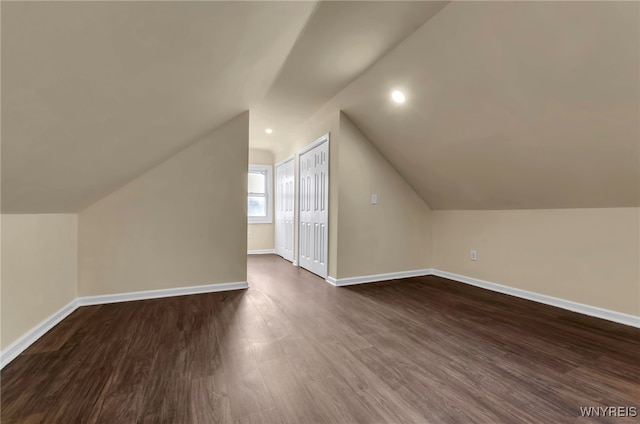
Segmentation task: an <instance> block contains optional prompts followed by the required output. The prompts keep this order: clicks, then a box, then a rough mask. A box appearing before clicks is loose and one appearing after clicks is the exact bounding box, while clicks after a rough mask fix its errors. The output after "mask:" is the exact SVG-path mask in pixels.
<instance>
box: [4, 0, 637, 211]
mask: <svg viewBox="0 0 640 424" xmlns="http://www.w3.org/2000/svg"><path fill="white" fill-rule="evenodd" d="M639 12H640V10H639V4H638V3H633V2H628V3H626V2H566V3H565V2H454V3H451V4H447V3H444V2H320V3H316V2H3V4H2V29H1V31H2V124H3V125H2V211H3V212H5V213H7V212H8V213H42V212H76V211H79V210H81V209H83V208H84V207H86V206H88V205H89V204H91V203H93V202H94V201H96V200H98V199H99V198H101V197H102V196H104V195H105V194H107V193H109V192H110V191H112V190H114V189H116V188H118V187H119V186H121V185H123V184H124V183H126V182H127V181H129V180H131V179H132V178H135V177H136V176H138V175H140V174H141V173H143V172H144V171H145V170H147V169H149V168H150V167H152V166H154V165H155V164H157V163H159V162H161V161H162V160H164V159H166V158H168V157H169V156H171V155H172V154H174V153H175V152H177V151H179V150H181V149H182V148H184V147H186V146H188V145H189V144H191V143H192V142H194V141H195V140H196V139H198V138H199V137H200V136H202V135H204V134H206V133H207V132H209V131H211V130H213V129H214V128H216V127H217V126H219V125H220V124H221V123H223V122H225V121H226V120H228V119H230V118H231V117H233V116H235V115H236V114H238V113H239V112H241V111H243V110H247V109H250V110H251V129H250V131H251V132H250V134H251V144H252V147H259V148H266V149H271V150H279V149H282V148H285V147H284V146H286V142H287V141H290V140H287V137H288V136H289V135H290V134H295V128H296V126H299V125H300V123H301V122H304V121H305V120H306V119H307V118H308V117H310V116H311V115H312V114H313V113H314V112H315V111H317V110H318V109H319V108H321V107H323V105H324V107H327V104H328V106H329V107H335V108H338V109H341V110H344V111H345V113H347V115H348V116H349V117H350V118H351V119H352V120H353V121H354V122H355V124H356V125H357V126H358V127H359V128H360V129H361V130H362V131H363V132H364V133H365V134H366V135H367V136H368V138H369V139H370V140H371V141H372V142H373V143H374V144H375V145H376V146H377V147H378V149H380V151H381V152H382V153H383V154H384V155H385V156H386V157H387V159H388V160H389V161H390V162H391V164H392V165H393V166H394V167H395V168H396V169H397V170H398V171H399V172H400V173H401V174H402V175H403V176H404V177H405V179H406V180H407V181H408V182H409V183H410V184H411V185H412V186H413V187H414V188H415V189H416V191H417V192H418V193H419V194H420V195H421V196H422V197H423V199H425V201H426V202H427V203H428V204H429V205H430V206H431V207H433V208H436V209H449V208H453V209H511V208H564V207H567V208H570V207H609V206H611V207H613V206H638V205H639V203H640V200H639V197H640V142H639V140H640V125H639V121H638V116H639V114H640V104H639V99H640V83H639V78H640V77H639V75H640V69H639V63H640V32H639V31H640V23H639V19H640V13H639ZM396 88H398V89H402V90H404V91H405V92H406V94H407V102H406V103H405V104H403V105H394V104H392V103H390V101H389V92H390V91H391V90H392V89H396ZM266 127H271V128H273V129H274V134H272V136H269V137H267V136H266V135H265V134H264V129H265V128H266Z"/></svg>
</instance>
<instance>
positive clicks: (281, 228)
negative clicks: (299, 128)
mask: <svg viewBox="0 0 640 424" xmlns="http://www.w3.org/2000/svg"><path fill="white" fill-rule="evenodd" d="M293 168H294V162H293V157H292V158H290V159H287V160H285V161H283V162H280V163H278V164H277V165H276V196H275V197H276V254H278V255H280V256H282V257H283V258H284V259H286V260H288V261H291V262H293V236H294V224H293V223H294V207H295V203H294V202H295V193H294V189H293V185H294V183H295V177H294V174H293V173H294V169H293Z"/></svg>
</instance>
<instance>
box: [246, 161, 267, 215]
mask: <svg viewBox="0 0 640 424" xmlns="http://www.w3.org/2000/svg"><path fill="white" fill-rule="evenodd" d="M271 173H272V167H271V165H249V184H248V198H247V200H248V203H247V216H248V219H249V224H270V223H271V222H272V220H271V178H272V177H271Z"/></svg>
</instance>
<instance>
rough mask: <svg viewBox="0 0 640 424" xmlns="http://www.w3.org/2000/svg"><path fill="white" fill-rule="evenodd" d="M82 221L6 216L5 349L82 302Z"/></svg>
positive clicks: (61, 216)
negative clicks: (79, 282) (79, 267)
mask: <svg viewBox="0 0 640 424" xmlns="http://www.w3.org/2000/svg"><path fill="white" fill-rule="evenodd" d="M77 229H78V216H77V215H72V214H43V215H2V296H1V298H2V300H1V303H2V317H1V318H2V319H1V321H2V339H1V341H0V345H1V348H2V349H5V348H7V347H8V346H9V345H10V344H11V343H13V342H14V341H16V340H17V339H18V338H19V337H20V336H22V335H23V334H24V333H26V332H27V331H29V330H30V329H31V328H33V327H35V326H36V325H37V324H39V323H40V322H42V321H43V320H45V319H47V318H48V317H49V316H50V315H52V314H53V313H55V312H57V311H58V310H59V309H60V308H62V307H63V306H65V305H67V304H68V303H69V302H71V301H72V300H74V299H75V298H76V284H77V263H78V259H77V258H78V234H77Z"/></svg>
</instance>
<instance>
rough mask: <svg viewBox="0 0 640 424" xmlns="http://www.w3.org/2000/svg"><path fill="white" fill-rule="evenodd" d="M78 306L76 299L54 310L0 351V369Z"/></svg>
mask: <svg viewBox="0 0 640 424" xmlns="http://www.w3.org/2000/svg"><path fill="white" fill-rule="evenodd" d="M76 308H78V300H77V299H74V300H72V301H71V302H69V303H68V304H66V305H65V306H63V307H62V308H60V309H59V310H58V311H56V312H54V313H53V315H51V316H50V317H49V318H47V319H45V320H44V321H42V322H41V323H40V324H38V325H36V326H35V327H33V328H32V329H31V330H29V331H27V332H26V333H24V334H23V335H22V336H21V337H20V338H19V339H18V340H16V341H15V342H13V343H11V344H10V345H9V346H8V347H7V348H6V349H4V350H3V351H2V352H0V369H2V368H4V367H5V365H7V364H8V363H9V362H11V361H13V360H14V359H15V358H16V357H17V356H18V355H20V354H21V353H22V352H24V351H25V350H26V349H27V348H28V347H29V346H31V345H32V344H33V343H35V342H36V340H38V339H39V338H40V337H42V336H43V335H44V334H45V333H46V332H47V331H49V330H51V329H52V328H53V327H54V326H55V325H56V324H58V323H59V322H60V321H62V320H63V319H65V318H66V317H67V316H69V314H71V312H73V311H75V310H76Z"/></svg>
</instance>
